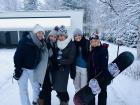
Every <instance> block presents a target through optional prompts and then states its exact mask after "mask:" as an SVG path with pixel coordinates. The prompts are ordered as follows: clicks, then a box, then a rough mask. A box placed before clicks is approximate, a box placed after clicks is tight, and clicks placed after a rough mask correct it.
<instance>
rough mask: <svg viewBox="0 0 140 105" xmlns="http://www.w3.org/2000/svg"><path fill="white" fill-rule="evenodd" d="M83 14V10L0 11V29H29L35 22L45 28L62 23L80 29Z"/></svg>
mask: <svg viewBox="0 0 140 105" xmlns="http://www.w3.org/2000/svg"><path fill="white" fill-rule="evenodd" d="M83 14H84V12H83V10H76V11H72V10H64V11H62V10H50V11H28V12H25V11H16V12H0V30H1V31H6V30H11V31H12V30H31V29H32V27H33V26H34V25H35V24H40V25H42V26H43V27H44V28H46V29H47V28H52V27H54V26H56V25H58V26H60V25H62V24H63V25H65V26H66V27H71V28H77V27H78V28H81V29H82V27H83ZM75 17H76V18H75Z"/></svg>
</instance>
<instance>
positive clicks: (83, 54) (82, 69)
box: [73, 28, 89, 92]
mask: <svg viewBox="0 0 140 105" xmlns="http://www.w3.org/2000/svg"><path fill="white" fill-rule="evenodd" d="M73 35H74V42H75V45H76V61H75V66H76V76H75V78H74V86H75V89H76V92H78V91H79V90H80V89H81V88H83V87H84V86H85V85H87V60H88V59H87V58H88V57H87V56H88V48H89V41H88V40H87V39H86V38H85V37H84V36H83V33H82V31H81V30H80V29H78V28H77V29H75V31H74V32H73Z"/></svg>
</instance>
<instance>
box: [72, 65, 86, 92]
mask: <svg viewBox="0 0 140 105" xmlns="http://www.w3.org/2000/svg"><path fill="white" fill-rule="evenodd" d="M86 85H87V69H86V68H82V67H78V66H76V77H75V80H74V87H75V90H76V92H78V91H79V90H80V89H81V88H83V87H84V86H86Z"/></svg>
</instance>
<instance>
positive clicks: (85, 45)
mask: <svg viewBox="0 0 140 105" xmlns="http://www.w3.org/2000/svg"><path fill="white" fill-rule="evenodd" d="M74 43H75V46H76V56H75V60H74V63H73V64H72V65H71V72H70V76H71V78H72V79H75V76H76V60H77V57H78V56H79V53H80V51H79V47H81V56H82V59H83V60H84V61H85V63H88V52H89V40H87V39H85V37H83V38H82V40H81V41H80V42H76V41H74ZM86 68H87V67H86Z"/></svg>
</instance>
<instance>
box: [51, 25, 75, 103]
mask: <svg viewBox="0 0 140 105" xmlns="http://www.w3.org/2000/svg"><path fill="white" fill-rule="evenodd" d="M57 46H58V53H57V63H58V68H57V69H56V70H57V71H56V75H55V80H54V83H53V88H54V90H56V92H57V96H58V98H59V99H60V105H68V101H69V94H68V92H67V85H68V78H69V73H70V70H71V65H72V64H73V62H74V58H75V52H76V48H75V45H74V42H72V40H71V38H70V36H68V35H67V30H66V29H65V27H64V26H61V27H60V29H59V32H58V38H57Z"/></svg>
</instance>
